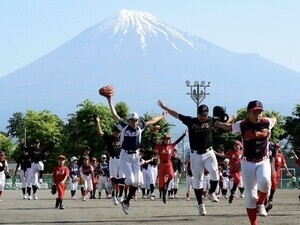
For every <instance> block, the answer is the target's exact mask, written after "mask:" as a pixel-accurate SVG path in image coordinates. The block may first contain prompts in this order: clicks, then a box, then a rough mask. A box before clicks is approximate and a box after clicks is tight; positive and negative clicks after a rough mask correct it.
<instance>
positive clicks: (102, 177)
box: [98, 154, 109, 199]
mask: <svg viewBox="0 0 300 225" xmlns="http://www.w3.org/2000/svg"><path fill="white" fill-rule="evenodd" d="M106 159H107V157H106V155H105V154H103V155H101V162H100V163H99V167H98V171H99V178H98V180H99V184H98V194H99V195H98V198H99V199H100V198H101V193H102V190H104V191H105V192H106V197H108V192H107V190H106V187H107V182H108V179H109V164H108V163H107V162H106Z"/></svg>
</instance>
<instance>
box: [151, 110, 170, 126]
mask: <svg viewBox="0 0 300 225" xmlns="http://www.w3.org/2000/svg"><path fill="white" fill-rule="evenodd" d="M167 115H168V113H167V111H163V113H162V115H160V116H157V117H154V118H152V119H151V120H148V121H147V122H146V125H147V126H148V125H152V124H155V123H157V122H158V121H160V120H162V119H163V118H165V117H166V116H167Z"/></svg>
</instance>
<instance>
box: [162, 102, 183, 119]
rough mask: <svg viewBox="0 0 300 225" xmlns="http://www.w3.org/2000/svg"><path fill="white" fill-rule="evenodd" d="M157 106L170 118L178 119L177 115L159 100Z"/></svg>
mask: <svg viewBox="0 0 300 225" xmlns="http://www.w3.org/2000/svg"><path fill="white" fill-rule="evenodd" d="M158 105H159V106H160V107H161V108H162V109H163V110H166V111H167V112H168V113H169V114H170V115H171V116H173V117H175V118H177V119H178V118H179V113H178V112H177V111H175V110H173V109H171V108H169V107H167V106H166V105H165V104H164V103H163V102H162V101H161V100H159V101H158Z"/></svg>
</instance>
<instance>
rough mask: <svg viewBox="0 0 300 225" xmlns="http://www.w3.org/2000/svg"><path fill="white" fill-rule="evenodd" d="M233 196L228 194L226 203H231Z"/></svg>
mask: <svg viewBox="0 0 300 225" xmlns="http://www.w3.org/2000/svg"><path fill="white" fill-rule="evenodd" d="M233 198H234V196H233V195H230V196H229V198H228V203H229V204H231V203H232V201H233Z"/></svg>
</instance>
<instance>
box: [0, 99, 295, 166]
mask: <svg viewBox="0 0 300 225" xmlns="http://www.w3.org/2000/svg"><path fill="white" fill-rule="evenodd" d="M116 110H117V113H118V115H120V116H121V117H122V118H124V119H127V116H128V114H129V107H128V106H127V104H126V103H124V102H119V103H117V104H116ZM246 115H247V111H246V108H242V109H240V110H239V111H238V112H237V115H236V120H241V119H244V118H245V117H246ZM265 115H266V116H267V117H272V116H274V117H276V118H277V124H276V126H275V127H274V128H273V130H272V137H271V141H273V142H276V141H280V140H281V139H283V138H285V139H287V140H288V143H289V144H290V145H291V146H292V149H293V150H294V151H295V152H296V153H298V154H299V153H300V104H298V105H296V107H295V109H294V111H293V113H292V115H291V116H287V117H283V116H282V115H280V113H278V112H275V111H265ZM97 116H100V117H101V127H102V129H103V131H105V132H107V133H112V130H113V128H114V126H116V124H115V121H114V120H113V118H112V116H111V112H110V109H109V107H108V106H106V105H103V104H102V103H99V104H96V103H93V102H92V101H90V100H85V101H84V102H83V103H81V104H79V105H78V110H77V111H76V112H74V113H70V114H68V118H67V121H63V120H62V119H61V118H59V116H57V115H55V114H53V113H52V112H50V111H48V110H44V111H34V110H27V111H26V113H22V112H16V113H14V114H13V115H12V117H10V118H9V120H8V124H9V125H8V126H7V127H6V130H7V131H6V132H4V131H2V132H0V149H1V150H2V151H5V152H6V157H7V159H8V160H9V161H14V160H16V159H17V158H18V156H19V155H20V154H21V148H20V140H22V139H23V140H25V141H26V145H28V146H29V145H31V144H32V143H33V142H34V140H36V139H39V140H40V141H41V145H45V146H46V145H49V144H50V142H51V141H53V138H54V139H55V141H56V144H55V147H54V149H53V150H52V151H50V152H49V153H48V155H47V157H46V158H47V159H46V160H47V162H46V163H45V165H46V167H45V171H46V172H51V171H52V168H53V166H54V165H56V163H57V162H56V158H57V156H58V155H59V154H64V155H66V156H67V157H68V158H70V157H72V156H80V155H81V154H82V151H83V149H84V148H86V147H90V148H91V149H92V150H93V153H94V154H93V155H94V156H95V157H97V158H100V156H101V155H102V154H105V153H107V146H106V145H105V144H104V142H103V140H102V138H100V137H99V135H98V134H97V129H96V117H97ZM155 116H157V115H154V114H149V113H145V114H144V115H142V116H141V117H142V119H144V120H146V121H147V120H150V119H151V118H153V117H155ZM158 125H160V126H161V129H160V131H159V133H158V140H160V139H161V137H162V135H163V134H164V133H168V132H170V129H171V128H172V127H173V126H174V125H173V124H170V123H168V122H167V120H165V119H164V120H161V121H159V123H158ZM236 139H240V136H239V135H236V134H235V135H234V134H231V133H228V132H225V131H222V130H220V129H213V147H214V148H217V147H218V146H220V145H223V146H224V148H225V149H227V150H230V149H231V148H232V146H233V141H234V140H236ZM142 140H143V142H142V148H143V149H145V150H150V146H151V127H147V128H146V130H145V131H144V132H143V139H142Z"/></svg>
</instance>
